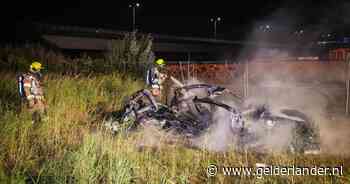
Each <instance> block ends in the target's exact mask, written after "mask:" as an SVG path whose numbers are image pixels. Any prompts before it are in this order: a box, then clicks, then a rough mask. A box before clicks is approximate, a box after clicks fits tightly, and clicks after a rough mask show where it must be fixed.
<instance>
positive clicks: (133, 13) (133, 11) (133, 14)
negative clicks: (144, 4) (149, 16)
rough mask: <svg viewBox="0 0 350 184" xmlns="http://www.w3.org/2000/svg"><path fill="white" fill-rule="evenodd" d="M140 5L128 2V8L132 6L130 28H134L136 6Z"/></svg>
mask: <svg viewBox="0 0 350 184" xmlns="http://www.w3.org/2000/svg"><path fill="white" fill-rule="evenodd" d="M139 6H140V3H137V2H135V3H132V4H129V8H132V30H133V31H134V30H135V24H136V8H137V7H139Z"/></svg>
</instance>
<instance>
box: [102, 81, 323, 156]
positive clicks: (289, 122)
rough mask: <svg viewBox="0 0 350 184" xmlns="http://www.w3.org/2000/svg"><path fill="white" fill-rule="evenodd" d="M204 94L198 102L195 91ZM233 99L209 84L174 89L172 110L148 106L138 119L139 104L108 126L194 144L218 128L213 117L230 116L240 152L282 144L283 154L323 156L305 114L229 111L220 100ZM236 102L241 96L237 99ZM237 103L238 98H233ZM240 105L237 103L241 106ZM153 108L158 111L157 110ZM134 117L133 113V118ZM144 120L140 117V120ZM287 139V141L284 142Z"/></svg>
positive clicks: (236, 107) (233, 108)
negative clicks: (168, 134)
mask: <svg viewBox="0 0 350 184" xmlns="http://www.w3.org/2000/svg"><path fill="white" fill-rule="evenodd" d="M196 89H201V90H204V93H202V94H204V96H203V95H202V96H201V97H198V96H197V94H196V93H191V90H196ZM223 94H232V93H230V91H229V90H227V89H225V88H223V87H219V86H212V85H208V84H195V85H188V86H181V87H178V88H176V89H175V92H174V95H173V97H172V100H171V103H170V105H169V106H167V105H163V104H157V108H156V109H155V108H149V106H147V105H143V107H142V108H139V112H138V113H136V112H135V110H130V109H135V108H134V107H133V104H135V103H134V102H131V103H130V101H129V102H128V103H126V105H125V106H124V110H123V113H122V116H120V117H117V120H113V121H107V125H108V127H110V129H112V130H113V131H114V132H117V131H118V130H119V127H120V125H122V124H124V123H125V122H130V121H131V122H134V123H132V124H131V125H130V126H129V127H128V129H129V130H132V129H135V128H137V127H139V126H140V125H146V126H147V124H148V123H152V124H153V125H154V124H156V126H159V127H160V129H162V130H164V131H172V132H174V133H176V134H178V135H181V136H183V137H184V138H186V139H194V138H196V137H199V136H201V135H203V134H205V133H207V132H208V131H210V129H211V127H213V126H214V125H215V124H217V123H219V122H216V121H217V120H215V118H213V117H214V115H215V113H216V112H217V110H218V109H223V110H224V111H225V119H226V120H227V121H225V122H226V123H229V125H228V126H227V128H229V129H230V132H231V136H232V135H233V136H234V137H235V138H236V140H238V141H236V143H235V144H236V145H235V147H236V148H238V149H245V150H246V149H248V150H254V151H259V152H260V151H266V150H269V149H274V147H271V145H274V146H275V145H278V144H276V143H275V142H274V143H273V144H271V140H275V139H277V140H283V138H284V140H285V141H282V143H281V142H280V145H279V150H284V151H290V152H293V153H309V152H312V153H315V151H316V152H318V151H319V131H318V129H317V127H316V126H315V124H314V123H313V122H312V120H311V119H310V118H309V117H308V116H307V115H305V114H304V113H302V112H300V111H298V110H294V109H278V110H277V111H276V110H274V111H271V110H270V109H269V108H268V107H267V106H266V105H261V106H255V107H251V108H248V109H245V110H240V109H242V107H240V105H237V103H236V105H228V104H226V103H224V102H222V101H220V100H217V97H218V96H221V95H223ZM235 98H236V99H235V101H236V102H237V98H238V97H237V96H235ZM231 99H233V98H231ZM239 100H240V99H238V101H239ZM153 106H154V105H153ZM130 112H134V113H130ZM140 114H141V115H140ZM281 137H282V139H281Z"/></svg>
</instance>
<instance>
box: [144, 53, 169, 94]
mask: <svg viewBox="0 0 350 184" xmlns="http://www.w3.org/2000/svg"><path fill="white" fill-rule="evenodd" d="M164 66H165V61H164V59H157V60H156V61H155V62H154V66H152V67H151V68H150V69H148V70H147V76H146V83H147V85H148V87H150V88H151V89H152V93H154V94H156V96H157V97H158V99H161V98H162V91H163V85H162V84H163V83H164V81H165V79H166V78H167V75H166V74H165V73H162V72H161V70H163V69H164Z"/></svg>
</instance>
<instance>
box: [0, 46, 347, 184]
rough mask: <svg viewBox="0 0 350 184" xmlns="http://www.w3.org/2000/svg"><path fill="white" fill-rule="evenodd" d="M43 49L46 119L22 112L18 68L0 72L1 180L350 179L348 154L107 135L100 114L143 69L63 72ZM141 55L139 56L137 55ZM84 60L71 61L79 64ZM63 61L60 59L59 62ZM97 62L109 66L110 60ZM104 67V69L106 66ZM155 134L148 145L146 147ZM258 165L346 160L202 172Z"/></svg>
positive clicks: (20, 64)
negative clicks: (214, 148) (315, 170)
mask: <svg viewBox="0 0 350 184" xmlns="http://www.w3.org/2000/svg"><path fill="white" fill-rule="evenodd" d="M121 47H122V46H119V47H117V46H115V48H121ZM38 48H40V49H43V48H41V47H38ZM40 49H39V50H40ZM4 50H5V51H4ZM28 50H32V51H33V50H35V49H33V48H12V49H9V48H7V50H6V49H3V51H2V54H5V55H6V57H2V58H6V59H5V60H4V61H1V62H2V63H4V65H3V66H7V67H8V68H12V69H13V68H15V69H16V68H17V71H21V70H23V69H24V68H26V66H27V64H28V63H29V62H28V61H29V60H28V58H31V57H33V55H31V54H30V53H29V54H28V55H27V56H26V51H28ZM116 50H118V49H116ZM121 50H122V49H121ZM141 50H142V49H141ZM144 50H147V49H144ZM44 51H45V52H44ZM124 51H125V50H124ZM42 52H43V53H42V54H43V56H45V57H46V56H47V55H50V54H51V55H52V58H48V59H44V60H43V61H44V62H43V63H44V65H46V66H48V72H47V73H46V75H45V79H44V80H45V86H46V88H45V89H46V90H45V92H46V94H45V96H46V98H47V103H48V107H49V108H48V115H49V120H48V121H45V122H42V123H40V124H38V125H36V126H33V125H32V124H31V123H30V122H31V120H30V117H31V116H30V115H29V114H27V113H26V112H20V111H19V106H20V103H19V97H18V95H17V89H16V80H15V73H14V72H9V71H7V72H4V71H3V72H1V73H0V75H1V76H2V77H1V80H0V104H1V106H0V183H26V182H27V183H50V184H51V183H152V184H153V183H169V184H172V183H181V184H185V183H315V184H316V183H317V184H318V183H349V182H350V173H349V171H350V170H349V169H348V164H349V163H350V162H349V158H348V157H346V156H339V155H338V156H330V155H317V156H301V155H289V154H267V155H257V154H254V153H237V152H234V151H229V152H225V153H216V152H209V151H206V150H199V149H192V148H187V147H185V146H184V145H183V144H181V143H169V142H168V141H167V135H166V134H161V133H159V132H158V131H154V132H152V131H151V132H149V131H148V132H142V131H140V132H135V133H132V134H121V135H117V136H112V135H111V134H110V132H108V131H105V130H104V129H103V127H102V123H103V114H108V113H112V112H115V111H117V110H119V109H120V108H121V104H122V101H123V99H124V98H125V97H126V96H128V95H130V94H131V93H133V92H135V91H136V90H138V89H141V88H142V87H143V85H144V83H143V82H142V81H141V80H140V79H138V78H137V77H135V75H129V73H132V71H135V70H140V66H141V65H142V64H140V65H139V64H135V65H128V67H126V68H127V69H125V70H119V69H118V70H117V72H112V71H110V72H106V73H104V72H102V73H101V72H98V71H93V70H95V69H96V67H94V66H88V67H87V68H88V70H89V72H88V73H90V75H75V74H76V72H77V71H78V70H77V69H79V68H77V67H82V68H84V67H83V66H79V65H78V66H75V65H73V64H68V63H67V66H68V65H69V66H70V67H71V69H72V70H68V71H70V72H66V71H65V70H61V69H60V68H59V67H63V66H60V64H64V63H66V62H67V61H66V59H64V58H63V56H62V55H60V54H57V53H54V52H51V51H47V50H45V49H43V50H42ZM147 52H148V51H147ZM9 53H12V54H9ZM13 53H16V54H13ZM118 53H121V52H118ZM137 53H140V52H137ZM148 53H149V52H148ZM17 54H18V55H17ZM114 54H115V55H114V56H111V55H109V57H111V58H110V60H109V61H115V62H116V61H117V60H119V61H120V60H122V58H124V56H125V55H124V56H121V55H118V54H116V53H114ZM141 55H142V54H141ZM141 55H139V56H140V57H138V56H137V58H141ZM9 56H11V57H14V58H13V60H11V61H10V59H9ZM134 56H135V55H134ZM45 57H44V58H45ZM113 57H115V58H114V59H113ZM142 57H145V56H144V55H143V56H142ZM21 58H22V59H21ZM40 58H41V57H40ZM87 58H88V57H84V58H83V59H82V58H76V60H81V61H82V63H83V62H84V59H87ZM116 58H118V59H116ZM147 58H149V57H148V56H147ZM60 59H62V61H61V62H58V61H59V60H60ZM129 59H130V58H129ZM131 60H133V61H135V63H139V61H141V59H138V62H136V60H137V59H135V58H134V59H130V62H131ZM55 61H57V62H58V63H55ZM105 61H108V60H107V59H106V60H105ZM127 61H128V62H129V60H127ZM86 62H87V63H89V61H86ZM94 62H95V61H94ZM94 62H92V64H95V63H94ZM5 64H6V65H5ZM51 64H52V65H51ZM110 65H113V66H114V65H115V64H110ZM14 66H15V67H14ZM99 66H103V67H107V64H106V66H104V65H99ZM121 66H124V65H121ZM90 67H92V68H90ZM103 67H102V68H103ZM68 68H69V67H68ZM74 68H75V69H76V71H75V69H74ZM116 68H119V67H116ZM104 69H105V70H106V71H107V70H109V69H108V67H107V68H104ZM103 71H104V70H103ZM62 73H65V75H62ZM130 76H132V77H130ZM149 135H152V137H150V136H149ZM152 138H153V142H152V143H150V144H145V142H147V141H148V139H152ZM150 141H151V140H150ZM258 162H259V163H267V164H271V165H283V166H293V165H295V166H310V167H311V166H340V165H343V166H344V174H345V175H344V176H317V177H316V176H264V177H263V178H261V179H259V178H258V177H252V176H251V177H244V176H241V177H239V176H224V175H223V174H222V173H220V174H218V176H216V177H208V176H207V174H206V168H207V166H208V165H209V164H217V165H219V166H232V167H240V166H243V167H248V166H255V163H258Z"/></svg>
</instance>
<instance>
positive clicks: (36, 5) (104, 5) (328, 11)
mask: <svg viewBox="0 0 350 184" xmlns="http://www.w3.org/2000/svg"><path fill="white" fill-rule="evenodd" d="M130 2H132V1H130V0H129V1H125V0H114V1H97V0H96V1H87V0H85V1H83V0H80V1H63V0H61V1H44V2H40V1H17V0H13V1H11V2H10V3H9V4H7V5H6V6H3V8H5V9H6V10H7V11H2V12H1V16H2V18H4V20H5V21H4V22H3V25H5V26H3V31H4V32H5V34H2V38H3V39H4V38H5V39H10V38H12V37H13V36H16V34H15V32H16V31H15V29H16V26H15V25H16V24H18V23H21V22H42V23H50V24H62V25H79V26H87V27H101V28H110V29H116V30H131V28H132V9H131V8H129V7H128V5H129V4H130ZM138 2H139V3H140V4H141V6H140V7H139V8H137V10H136V24H137V28H138V29H139V30H140V31H141V32H151V33H161V34H171V35H183V36H202V37H210V36H212V34H213V23H211V22H210V21H209V20H210V18H211V17H213V16H220V17H221V18H222V22H220V23H219V24H218V26H217V32H218V34H223V35H224V34H226V35H227V34H237V37H239V36H241V35H242V33H244V32H246V31H247V30H249V29H251V27H252V26H254V24H255V23H256V22H257V21H262V20H269V19H271V17H272V18H273V19H277V20H278V24H280V25H281V26H282V27H283V25H284V24H288V22H290V21H291V20H292V21H293V22H298V23H299V24H304V25H312V24H320V23H325V22H327V21H328V22H329V21H330V19H336V21H335V22H337V23H343V22H344V20H339V18H337V17H339V16H344V15H342V14H344V12H343V13H342V11H341V9H342V6H343V4H344V2H346V1H345V0H344V1H330V0H329V1H316V0H314V1H300V2H299V3H298V2H296V1H292V0H284V1H277V0H265V1H246V0H242V1H224V2H220V1H212V0H211V1H205V2H204V1H189V0H187V1H180V0H176V1H175V0H173V1H169V0H168V1H165V0H163V1H158V2H157V1H145V0H143V1H142V0H140V1H138ZM347 5H348V4H347ZM8 10H10V11H8ZM349 15H350V14H349ZM333 22H334V21H333Z"/></svg>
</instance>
